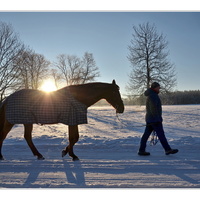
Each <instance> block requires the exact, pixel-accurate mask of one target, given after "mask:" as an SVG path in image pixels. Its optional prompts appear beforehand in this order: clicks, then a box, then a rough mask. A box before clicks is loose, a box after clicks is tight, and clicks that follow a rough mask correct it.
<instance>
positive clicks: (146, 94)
mask: <svg viewBox="0 0 200 200" xmlns="http://www.w3.org/2000/svg"><path fill="white" fill-rule="evenodd" d="M153 93H155V92H154V91H153V90H152V89H151V88H149V89H147V90H146V91H145V92H144V95H145V96H146V97H147V96H149V95H150V94H153Z"/></svg>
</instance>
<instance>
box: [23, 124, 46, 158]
mask: <svg viewBox="0 0 200 200" xmlns="http://www.w3.org/2000/svg"><path fill="white" fill-rule="evenodd" d="M32 130H33V124H24V138H25V140H26V142H27V144H28V146H29V147H30V149H31V151H32V152H33V155H34V156H37V159H38V160H44V157H43V156H42V154H40V153H39V152H38V150H37V149H36V147H35V145H34V144H33V141H32Z"/></svg>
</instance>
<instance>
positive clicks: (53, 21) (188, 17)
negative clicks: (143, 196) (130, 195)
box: [0, 11, 200, 94]
mask: <svg viewBox="0 0 200 200" xmlns="http://www.w3.org/2000/svg"><path fill="white" fill-rule="evenodd" d="M0 21H2V22H6V23H10V24H11V25H12V26H13V28H14V30H15V32H16V33H18V34H19V37H20V39H21V41H22V42H23V43H24V44H25V45H27V46H29V47H30V48H32V49H33V50H34V51H35V52H36V53H40V54H43V55H44V56H45V58H46V59H48V60H50V61H51V62H55V61H56V57H57V56H58V55H59V54H69V55H76V56H78V57H82V56H83V54H84V53H85V52H89V53H92V54H93V56H94V59H95V61H96V65H97V66H98V67H99V71H100V75H101V76H100V77H98V78H97V79H96V81H99V82H109V83H111V82H112V80H113V79H115V80H116V82H117V84H118V85H119V86H120V88H121V93H122V94H126V93H127V91H126V89H125V87H126V85H127V83H128V81H129V77H128V75H129V74H130V72H131V64H130V62H129V61H128V59H127V56H128V54H129V50H128V45H130V41H131V39H132V33H133V26H135V25H136V26H137V25H139V24H141V23H146V22H149V23H151V24H155V26H156V27H157V31H158V32H159V33H163V34H164V35H165V36H166V40H167V41H168V42H169V45H168V50H169V51H170V55H169V57H168V58H169V60H170V61H171V62H172V63H173V64H174V65H175V69H176V73H177V86H176V87H175V90H198V89H200V62H199V57H200V12H152V11H151V12H139V11H137V12H136V11H135V12H134V11H131V12H128V11H126V12H124V11H120V12H55V11H54V12H19V11H18V12H5V11H1V12H0Z"/></svg>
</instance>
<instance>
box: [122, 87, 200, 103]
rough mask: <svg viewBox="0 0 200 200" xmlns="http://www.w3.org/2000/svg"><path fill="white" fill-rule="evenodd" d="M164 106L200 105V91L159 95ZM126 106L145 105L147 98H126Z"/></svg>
mask: <svg viewBox="0 0 200 200" xmlns="http://www.w3.org/2000/svg"><path fill="white" fill-rule="evenodd" d="M159 96H160V98H161V101H162V104H163V105H187V104H200V90H189V91H174V92H168V93H161V94H159ZM124 103H125V104H126V105H145V103H146V97H145V96H144V95H140V96H133V95H127V97H126V98H124Z"/></svg>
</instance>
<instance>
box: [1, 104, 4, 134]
mask: <svg viewBox="0 0 200 200" xmlns="http://www.w3.org/2000/svg"><path fill="white" fill-rule="evenodd" d="M4 123H5V101H4V102H3V103H1V105H0V133H1V132H2V130H3V128H4Z"/></svg>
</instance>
